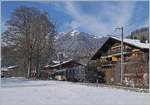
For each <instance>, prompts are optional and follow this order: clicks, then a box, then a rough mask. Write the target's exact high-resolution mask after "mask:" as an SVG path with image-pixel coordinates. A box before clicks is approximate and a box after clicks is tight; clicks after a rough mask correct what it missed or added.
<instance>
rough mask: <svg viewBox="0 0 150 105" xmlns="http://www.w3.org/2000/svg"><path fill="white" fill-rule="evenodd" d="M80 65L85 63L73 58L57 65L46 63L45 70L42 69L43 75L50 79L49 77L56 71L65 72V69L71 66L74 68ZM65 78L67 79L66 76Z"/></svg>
mask: <svg viewBox="0 0 150 105" xmlns="http://www.w3.org/2000/svg"><path fill="white" fill-rule="evenodd" d="M78 66H83V65H82V64H80V63H78V62H77V61H74V60H72V59H70V60H67V61H64V62H62V63H58V64H55V65H46V66H45V67H44V68H43V70H41V77H42V78H43V79H48V78H49V77H53V75H54V74H56V73H57V74H59V73H60V72H63V71H64V72H65V70H69V69H70V68H74V67H78ZM64 80H66V77H65V79H64Z"/></svg>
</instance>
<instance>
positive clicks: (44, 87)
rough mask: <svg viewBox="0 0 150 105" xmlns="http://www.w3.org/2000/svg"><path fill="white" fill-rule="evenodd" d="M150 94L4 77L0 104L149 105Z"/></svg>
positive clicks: (69, 83)
mask: <svg viewBox="0 0 150 105" xmlns="http://www.w3.org/2000/svg"><path fill="white" fill-rule="evenodd" d="M149 99H150V94H148V93H138V92H132V91H125V90H118V89H114V88H108V87H92V86H84V85H80V84H78V83H71V82H66V81H53V80H47V81H42V80H28V79H25V78H22V77H20V78H5V79H4V78H3V79H2V88H1V89H0V103H1V105H33V104H34V105H50V104H53V105H71V104H75V105H83V104H84V105H100V104H109V105H113V104H119V105H120V104H122V105H124V104H126V105H127V104H134V105H149V103H150V100H149Z"/></svg>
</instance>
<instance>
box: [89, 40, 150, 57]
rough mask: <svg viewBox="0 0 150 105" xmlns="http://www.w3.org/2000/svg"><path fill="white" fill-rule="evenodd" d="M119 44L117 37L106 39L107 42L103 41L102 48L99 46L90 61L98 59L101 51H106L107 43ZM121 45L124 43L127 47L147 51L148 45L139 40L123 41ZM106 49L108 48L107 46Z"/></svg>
mask: <svg viewBox="0 0 150 105" xmlns="http://www.w3.org/2000/svg"><path fill="white" fill-rule="evenodd" d="M118 41H119V42H121V39H119V38H117V37H108V38H107V40H105V42H104V43H103V45H102V46H100V48H99V49H98V50H97V52H96V53H95V54H94V55H93V56H92V57H91V60H94V59H96V58H97V57H100V56H101V54H102V52H101V50H102V49H105V50H107V49H106V44H107V43H110V44H112V43H115V42H118ZM123 43H126V44H128V45H131V46H133V47H136V48H140V49H146V50H149V47H150V45H149V43H141V42H140V40H137V39H127V38H125V39H123ZM107 47H108V46H107Z"/></svg>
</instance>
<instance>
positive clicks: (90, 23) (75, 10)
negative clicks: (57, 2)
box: [65, 2, 135, 36]
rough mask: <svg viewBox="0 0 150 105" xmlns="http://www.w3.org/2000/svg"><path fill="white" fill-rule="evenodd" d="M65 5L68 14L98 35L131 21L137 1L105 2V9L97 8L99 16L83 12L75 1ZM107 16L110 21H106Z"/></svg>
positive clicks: (105, 33) (107, 32)
mask: <svg viewBox="0 0 150 105" xmlns="http://www.w3.org/2000/svg"><path fill="white" fill-rule="evenodd" d="M65 5H66V11H67V12H68V14H70V16H72V17H73V18H74V19H75V20H76V21H78V22H79V23H80V25H81V27H84V28H86V29H87V30H89V31H90V32H91V33H94V34H96V35H98V36H104V35H107V34H109V33H110V32H112V30H113V29H114V28H115V27H117V26H123V25H126V24H128V23H129V22H130V19H131V17H132V14H133V10H134V5H135V3H133V2H119V3H117V5H115V4H108V5H107V4H104V6H103V11H100V10H101V8H97V9H98V10H97V11H100V12H99V13H98V14H99V17H97V16H94V15H89V14H88V15H87V14H83V13H81V12H80V8H79V6H78V7H77V6H76V5H75V3H74V2H65ZM106 17H107V18H108V20H109V21H104V18H106Z"/></svg>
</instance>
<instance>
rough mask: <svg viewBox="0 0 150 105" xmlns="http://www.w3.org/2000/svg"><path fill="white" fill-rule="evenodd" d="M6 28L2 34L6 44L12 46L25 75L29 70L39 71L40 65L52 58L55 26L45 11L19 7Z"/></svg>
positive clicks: (29, 74) (28, 75) (28, 74)
mask: <svg viewBox="0 0 150 105" xmlns="http://www.w3.org/2000/svg"><path fill="white" fill-rule="evenodd" d="M7 26H8V29H7V30H6V31H5V32H4V33H3V34H2V40H3V42H5V43H6V45H7V46H14V47H15V50H16V53H17V54H16V55H17V57H18V60H19V61H20V63H22V64H23V65H24V69H25V71H26V74H27V77H30V76H31V70H33V69H35V70H36V71H37V73H39V69H40V67H41V66H43V65H44V64H46V63H47V62H48V61H50V60H51V59H52V56H53V54H54V48H53V40H54V36H55V26H54V24H53V22H52V21H50V20H49V18H48V15H47V13H43V12H41V11H39V10H38V9H36V8H28V7H19V8H17V9H16V10H15V11H14V12H13V13H12V15H11V18H10V20H9V21H7Z"/></svg>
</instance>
